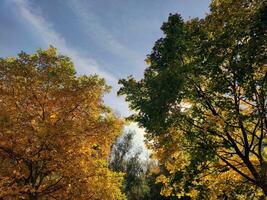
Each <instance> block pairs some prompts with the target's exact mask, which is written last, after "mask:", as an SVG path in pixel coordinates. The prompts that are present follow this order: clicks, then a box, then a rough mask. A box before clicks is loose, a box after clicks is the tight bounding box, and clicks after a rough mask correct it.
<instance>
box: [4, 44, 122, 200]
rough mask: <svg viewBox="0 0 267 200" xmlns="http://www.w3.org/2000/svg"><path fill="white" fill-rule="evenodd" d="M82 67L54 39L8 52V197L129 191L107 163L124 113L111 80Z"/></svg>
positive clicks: (116, 195) (107, 195)
mask: <svg viewBox="0 0 267 200" xmlns="http://www.w3.org/2000/svg"><path fill="white" fill-rule="evenodd" d="M75 73H76V72H75V69H74V66H73V63H72V62H71V60H70V59H69V58H68V57H65V56H62V55H58V54H57V53H56V49H55V48H53V47H50V48H49V49H47V50H45V51H43V50H38V51H37V52H36V53H35V54H33V55H28V54H26V53H23V52H22V53H20V54H19V55H18V57H17V58H5V59H1V60H0V197H1V198H2V199H25V198H26V199H124V198H125V197H124V195H123V194H122V193H121V191H120V186H121V183H122V178H123V177H122V174H119V173H114V172H112V171H110V170H109V169H108V166H107V160H108V157H109V154H110V146H111V144H112V143H113V142H114V140H115V139H116V137H117V136H118V135H119V133H120V132H121V128H122V125H123V121H122V120H120V119H119V118H117V117H116V116H115V115H113V114H112V112H111V111H110V109H108V108H107V107H106V106H105V105H104V104H103V101H102V97H103V94H104V93H106V92H108V91H109V87H107V86H106V85H105V82H104V80H103V79H100V78H99V77H98V76H96V75H91V76H80V77H77V76H76V75H75Z"/></svg>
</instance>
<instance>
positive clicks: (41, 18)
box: [0, 0, 210, 144]
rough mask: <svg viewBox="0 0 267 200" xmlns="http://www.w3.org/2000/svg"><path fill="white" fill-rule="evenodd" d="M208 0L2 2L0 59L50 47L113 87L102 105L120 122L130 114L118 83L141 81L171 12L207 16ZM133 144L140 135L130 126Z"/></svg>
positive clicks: (191, 15) (79, 67)
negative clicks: (122, 81) (146, 62)
mask: <svg viewBox="0 0 267 200" xmlns="http://www.w3.org/2000/svg"><path fill="white" fill-rule="evenodd" d="M209 1H210V0H0V27H1V29H0V57H7V56H16V55H17V54H18V53H19V52H21V51H25V52H26V53H29V54H31V53H34V52H35V50H36V49H37V48H42V49H46V48H48V47H49V45H53V46H54V47H56V48H57V49H58V52H59V53H60V54H64V55H67V56H69V57H70V58H71V59H72V60H73V62H74V65H75V67H76V70H77V73H78V75H81V74H98V75H99V76H101V77H104V78H105V79H106V82H107V84H108V85H111V86H112V88H113V89H112V91H111V93H110V94H108V95H106V96H105V97H104V99H105V103H106V104H107V105H109V106H110V107H111V108H112V109H113V110H114V112H116V113H117V114H119V115H120V116H122V117H125V116H128V115H130V114H131V111H130V110H129V109H128V104H127V103H126V102H125V101H124V98H123V97H117V95H116V93H117V91H118V89H119V85H118V80H119V79H120V78H126V77H127V76H129V75H133V76H134V77H135V78H137V79H140V78H142V75H143V72H144V69H145V68H146V67H147V66H146V64H145V62H144V60H145V58H146V55H147V54H149V53H150V52H151V49H152V47H153V45H154V43H155V41H156V40H158V39H159V38H160V37H162V36H163V35H162V32H161V30H160V27H161V25H162V23H163V22H165V21H166V20H167V19H168V16H169V14H170V13H180V14H181V15H182V17H183V18H184V19H185V20H187V19H189V18H194V17H199V18H203V17H205V14H206V13H207V12H208V11H209V7H208V5H209ZM128 129H131V130H135V131H136V132H137V134H136V138H135V140H136V143H138V144H142V141H143V134H144V131H143V130H142V129H140V128H138V127H137V125H136V124H131V125H130V126H129V127H128Z"/></svg>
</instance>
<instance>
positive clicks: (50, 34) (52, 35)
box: [13, 0, 117, 85]
mask: <svg viewBox="0 0 267 200" xmlns="http://www.w3.org/2000/svg"><path fill="white" fill-rule="evenodd" d="M13 2H14V3H15V5H16V6H17V8H18V10H19V12H20V14H21V16H22V17H23V18H24V19H25V20H27V22H28V23H29V24H31V25H32V26H33V27H34V29H35V31H36V32H37V33H38V35H39V37H40V38H41V39H42V41H43V42H44V43H45V44H46V45H54V46H55V47H56V48H57V49H58V50H59V52H60V53H62V54H66V55H68V56H69V57H71V58H72V60H73V62H74V64H75V65H76V66H77V68H78V73H80V74H88V73H90V74H95V73H96V74H99V75H100V76H102V77H104V78H105V79H107V80H108V81H109V82H110V83H112V85H115V84H116V82H117V80H116V78H115V77H114V76H113V75H112V74H109V73H107V72H105V71H103V70H101V69H100V68H99V67H98V64H97V62H96V61H95V60H94V59H90V58H87V57H82V56H81V54H80V53H79V52H78V51H77V50H75V49H74V48H71V47H70V46H68V44H67V42H66V40H65V38H64V37H63V36H62V35H60V34H59V33H58V32H56V31H55V30H54V29H53V24H52V23H50V22H49V21H47V20H46V19H45V18H44V17H43V16H42V12H41V10H40V9H38V8H36V7H35V8H33V7H32V6H31V4H30V3H29V2H28V1H27V0H13Z"/></svg>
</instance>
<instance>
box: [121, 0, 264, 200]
mask: <svg viewBox="0 0 267 200" xmlns="http://www.w3.org/2000/svg"><path fill="white" fill-rule="evenodd" d="M210 9H211V10H210V13H209V14H208V15H207V16H206V17H205V18H204V19H192V20H189V21H186V22H185V21H183V20H182V18H181V17H180V16H179V15H178V14H175V15H170V17H169V20H168V22H166V23H164V24H163V26H162V30H163V32H164V34H165V37H163V38H161V39H159V40H158V41H157V42H156V43H155V46H154V47H153V50H152V53H151V54H150V55H148V57H147V63H148V64H149V67H148V68H147V69H146V70H145V73H144V78H143V79H141V80H140V81H136V80H135V79H134V78H133V77H129V78H128V79H123V80H120V83H121V84H122V85H123V86H122V88H121V89H120V91H119V94H121V95H126V100H127V101H128V102H130V106H131V108H132V109H134V110H135V111H136V114H134V115H133V116H131V119H133V120H135V121H136V122H138V123H139V125H140V126H142V127H144V128H145V129H146V132H147V135H146V136H147V139H148V141H150V142H149V145H150V146H151V148H152V149H154V150H155V156H157V158H158V159H159V161H160V163H161V164H162V165H164V166H165V167H166V168H167V169H168V172H169V173H168V174H167V175H162V176H159V177H158V180H157V181H158V182H161V183H163V184H164V187H163V188H162V194H164V195H165V196H180V197H183V196H191V198H194V199H197V198H199V199H218V198H233V199H238V198H239V199H249V198H254V197H255V198H256V196H257V195H259V196H260V195H261V194H260V193H261V192H262V193H263V194H265V196H266V195H267V157H266V142H267V141H266V140H267V138H266V131H267V130H266V125H267V120H266V115H267V113H266V89H267V85H266V79H267V77H266V76H267V70H266V66H267V42H266V41H267V2H266V1H265V0H264V1H262V0H239V1H236V0H220V1H219V0H213V1H212V2H211V5H210ZM257 192H258V193H259V194H258V193H257Z"/></svg>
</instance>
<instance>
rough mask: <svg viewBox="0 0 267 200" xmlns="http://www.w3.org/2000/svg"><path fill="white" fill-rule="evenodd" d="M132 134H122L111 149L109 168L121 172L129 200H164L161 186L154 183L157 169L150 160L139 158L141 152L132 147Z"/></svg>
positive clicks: (124, 189) (155, 164)
mask: <svg viewBox="0 0 267 200" xmlns="http://www.w3.org/2000/svg"><path fill="white" fill-rule="evenodd" d="M134 134H135V133H134V132H131V131H130V132H128V133H124V134H123V135H122V136H121V137H119V138H118V139H117V142H116V143H115V144H114V145H113V148H112V157H111V161H110V168H111V169H112V170H114V171H117V172H123V173H124V174H125V175H124V184H123V185H124V186H123V191H124V193H125V194H126V195H127V199H129V200H142V199H143V200H149V199H151V200H159V199H160V200H164V199H167V198H165V197H163V196H161V195H160V186H161V184H160V183H158V184H156V183H155V180H156V176H157V174H158V171H159V167H158V166H157V163H156V162H153V161H152V160H150V159H148V160H144V159H142V158H141V157H140V154H141V151H140V150H138V149H135V148H136V147H134V146H133V137H134Z"/></svg>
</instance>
